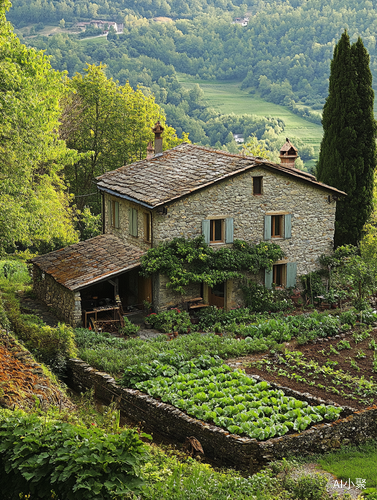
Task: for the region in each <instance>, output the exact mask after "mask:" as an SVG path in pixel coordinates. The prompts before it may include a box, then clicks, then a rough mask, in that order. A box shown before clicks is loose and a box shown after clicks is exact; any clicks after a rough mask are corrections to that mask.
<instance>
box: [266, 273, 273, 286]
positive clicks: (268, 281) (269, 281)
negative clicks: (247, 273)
mask: <svg viewBox="0 0 377 500" xmlns="http://www.w3.org/2000/svg"><path fill="white" fill-rule="evenodd" d="M272 278H273V272H272V269H271V270H270V269H265V271H264V286H265V287H266V288H272Z"/></svg>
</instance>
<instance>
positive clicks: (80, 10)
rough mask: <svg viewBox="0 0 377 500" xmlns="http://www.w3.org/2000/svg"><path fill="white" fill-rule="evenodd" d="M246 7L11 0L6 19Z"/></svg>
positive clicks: (200, 2)
mask: <svg viewBox="0 0 377 500" xmlns="http://www.w3.org/2000/svg"><path fill="white" fill-rule="evenodd" d="M239 6H241V7H242V9H241V10H244V9H245V8H246V5H245V3H244V2H243V0H232V1H231V0H229V1H228V0H226V1H225V0H212V1H211V0H96V2H91V1H89V0H49V1H48V0H44V1H42V0H15V1H14V2H13V9H12V11H11V13H10V16H9V19H10V20H11V21H12V22H15V23H20V22H25V23H37V22H40V21H44V22H57V21H59V20H60V19H61V18H62V17H63V18H64V19H65V20H66V21H72V20H76V19H78V18H81V17H87V16H89V17H96V16H101V18H104V19H110V18H114V16H116V20H117V21H121V20H122V19H123V17H124V16H125V15H128V14H132V15H139V16H143V17H147V18H151V17H153V16H173V17H174V18H177V17H183V18H186V17H187V18H192V17H193V16H195V15H197V14H200V13H202V12H208V11H211V12H212V11H213V9H214V8H216V9H219V10H234V9H237V7H239Z"/></svg>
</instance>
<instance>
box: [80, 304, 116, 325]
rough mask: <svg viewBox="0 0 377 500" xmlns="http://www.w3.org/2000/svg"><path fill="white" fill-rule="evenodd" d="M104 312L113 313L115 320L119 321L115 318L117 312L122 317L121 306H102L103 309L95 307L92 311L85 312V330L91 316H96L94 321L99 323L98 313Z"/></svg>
mask: <svg viewBox="0 0 377 500" xmlns="http://www.w3.org/2000/svg"><path fill="white" fill-rule="evenodd" d="M104 311H113V320H115V319H117V318H116V317H115V312H117V313H118V317H119V316H120V312H119V306H101V307H94V308H93V310H92V311H84V313H85V323H84V328H86V327H87V324H88V316H89V315H90V314H94V321H97V319H98V313H99V312H104Z"/></svg>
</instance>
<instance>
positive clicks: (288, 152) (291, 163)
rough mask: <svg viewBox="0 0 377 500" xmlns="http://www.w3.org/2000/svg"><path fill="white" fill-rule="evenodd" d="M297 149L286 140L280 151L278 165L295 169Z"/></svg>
mask: <svg viewBox="0 0 377 500" xmlns="http://www.w3.org/2000/svg"><path fill="white" fill-rule="evenodd" d="M297 151H298V149H297V148H295V147H294V145H293V144H292V143H291V141H290V140H289V139H288V137H287V139H286V143H285V144H284V146H283V147H282V148H281V150H280V164H281V165H283V166H284V167H289V168H295V161H296V158H297V157H298V154H297Z"/></svg>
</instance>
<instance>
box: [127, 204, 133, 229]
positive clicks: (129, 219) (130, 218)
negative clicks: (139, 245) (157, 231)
mask: <svg viewBox="0 0 377 500" xmlns="http://www.w3.org/2000/svg"><path fill="white" fill-rule="evenodd" d="M132 210H133V209H132V208H129V209H128V232H129V233H130V234H131V235H132Z"/></svg>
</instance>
